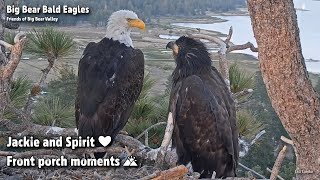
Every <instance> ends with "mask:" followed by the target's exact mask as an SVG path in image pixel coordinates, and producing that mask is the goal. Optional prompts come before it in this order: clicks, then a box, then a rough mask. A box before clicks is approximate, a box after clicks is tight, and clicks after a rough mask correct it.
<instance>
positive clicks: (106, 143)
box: [98, 136, 111, 147]
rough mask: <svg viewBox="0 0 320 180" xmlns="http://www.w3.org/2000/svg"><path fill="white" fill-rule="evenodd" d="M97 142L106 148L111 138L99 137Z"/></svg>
mask: <svg viewBox="0 0 320 180" xmlns="http://www.w3.org/2000/svg"><path fill="white" fill-rule="evenodd" d="M98 140H99V142H100V144H102V146H104V147H106V146H108V145H109V144H110V143H111V136H106V137H104V136H99V139H98Z"/></svg>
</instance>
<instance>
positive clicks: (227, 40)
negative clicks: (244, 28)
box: [224, 26, 233, 46]
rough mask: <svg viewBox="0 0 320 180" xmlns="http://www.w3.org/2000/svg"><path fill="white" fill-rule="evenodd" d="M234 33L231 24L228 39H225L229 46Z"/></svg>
mask: <svg viewBox="0 0 320 180" xmlns="http://www.w3.org/2000/svg"><path fill="white" fill-rule="evenodd" d="M232 34H233V28H232V26H230V28H229V33H228V36H227V38H226V40H225V41H224V43H226V45H227V46H229V42H230V40H231V37H232Z"/></svg>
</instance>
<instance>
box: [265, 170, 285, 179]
mask: <svg viewBox="0 0 320 180" xmlns="http://www.w3.org/2000/svg"><path fill="white" fill-rule="evenodd" d="M267 171H268V172H272V171H271V169H270V168H267ZM277 178H279V179H280V180H284V179H283V177H281V176H280V175H277Z"/></svg>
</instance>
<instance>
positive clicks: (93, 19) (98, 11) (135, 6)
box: [7, 0, 245, 25]
mask: <svg viewBox="0 0 320 180" xmlns="http://www.w3.org/2000/svg"><path fill="white" fill-rule="evenodd" d="M10 1H12V0H8V1H7V2H10ZM8 4H9V3H8ZM62 4H64V5H68V6H78V5H79V6H81V7H89V8H90V14H89V15H84V16H82V15H77V16H74V15H64V14H60V15H56V16H58V17H60V18H59V23H60V24H61V25H75V24H76V23H77V22H80V21H89V22H90V23H92V24H94V25H105V23H106V21H107V19H108V17H109V15H110V14H111V13H112V12H114V11H116V10H120V9H129V10H133V11H135V12H137V14H138V15H139V17H141V18H142V19H144V20H145V21H147V22H149V21H150V20H151V19H152V18H156V17H159V16H172V15H174V16H194V15H203V14H204V13H205V12H206V11H214V12H222V11H224V12H226V11H232V10H235V9H236V8H238V7H244V6H245V1H244V0H201V1H199V0H176V1H171V0H155V1H146V0H108V1H88V0H71V1H64V0H55V1H52V0H21V2H20V6H21V5H28V6H35V7H41V6H42V5H47V6H51V5H62ZM37 16H39V14H37Z"/></svg>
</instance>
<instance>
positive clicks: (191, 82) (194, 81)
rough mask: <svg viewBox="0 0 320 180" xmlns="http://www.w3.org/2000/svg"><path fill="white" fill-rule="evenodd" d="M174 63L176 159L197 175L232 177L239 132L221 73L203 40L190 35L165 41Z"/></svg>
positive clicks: (173, 92)
mask: <svg viewBox="0 0 320 180" xmlns="http://www.w3.org/2000/svg"><path fill="white" fill-rule="evenodd" d="M167 48H170V49H172V51H173V56H174V59H175V62H176V68H175V70H174V71H173V73H172V78H173V85H172V90H171V96H170V111H171V112H172V114H173V119H174V132H173V133H174V134H173V145H174V146H175V147H176V151H177V154H178V162H177V163H178V164H184V165H187V164H189V163H191V165H192V169H193V171H196V172H199V173H200V174H201V176H200V177H201V178H211V176H212V173H213V171H215V172H216V177H218V178H225V177H235V176H236V167H237V162H238V156H239V155H238V153H239V152H238V151H239V145H238V131H237V127H236V111H235V105H234V101H233V99H232V97H231V94H230V92H229V90H228V87H227V86H226V84H225V82H224V80H223V78H222V77H221V75H220V74H219V72H218V71H217V69H215V68H214V67H212V66H211V59H210V56H209V53H208V50H207V48H206V47H205V45H204V44H203V43H202V42H200V41H198V40H194V39H192V38H189V37H184V36H182V37H180V38H179V39H178V40H177V41H175V42H169V43H168V45H167Z"/></svg>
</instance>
